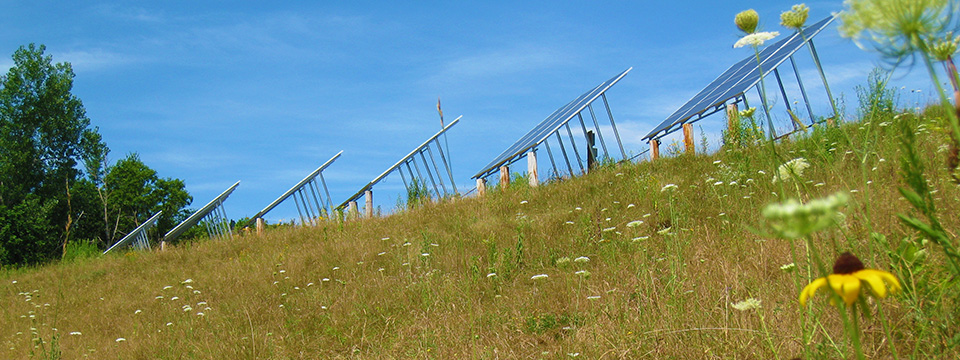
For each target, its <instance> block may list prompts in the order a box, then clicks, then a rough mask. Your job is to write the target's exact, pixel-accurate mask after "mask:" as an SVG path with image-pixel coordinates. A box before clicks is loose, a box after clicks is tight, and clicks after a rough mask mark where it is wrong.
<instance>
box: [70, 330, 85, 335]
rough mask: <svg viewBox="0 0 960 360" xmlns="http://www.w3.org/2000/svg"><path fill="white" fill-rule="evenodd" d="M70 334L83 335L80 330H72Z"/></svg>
mask: <svg viewBox="0 0 960 360" xmlns="http://www.w3.org/2000/svg"><path fill="white" fill-rule="evenodd" d="M70 335H83V334H81V333H80V332H79V331H71V332H70Z"/></svg>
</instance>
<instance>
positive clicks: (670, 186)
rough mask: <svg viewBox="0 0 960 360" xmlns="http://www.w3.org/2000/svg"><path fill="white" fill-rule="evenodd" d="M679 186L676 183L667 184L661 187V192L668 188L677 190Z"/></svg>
mask: <svg viewBox="0 0 960 360" xmlns="http://www.w3.org/2000/svg"><path fill="white" fill-rule="evenodd" d="M677 188H678V186H677V185H675V184H666V185H664V186H663V187H662V188H660V192H665V191H668V190H676V189H677Z"/></svg>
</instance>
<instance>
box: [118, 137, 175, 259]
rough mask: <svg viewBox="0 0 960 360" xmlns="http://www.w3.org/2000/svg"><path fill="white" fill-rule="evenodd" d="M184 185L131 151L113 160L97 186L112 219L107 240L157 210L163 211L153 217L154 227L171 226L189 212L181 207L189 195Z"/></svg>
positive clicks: (141, 221)
mask: <svg viewBox="0 0 960 360" xmlns="http://www.w3.org/2000/svg"><path fill="white" fill-rule="evenodd" d="M185 187H186V186H185V185H184V183H183V181H182V180H179V179H171V178H160V177H159V176H157V172H156V171H155V170H153V169H151V168H150V167H148V166H147V165H146V164H144V163H143V161H141V160H140V157H139V156H138V155H137V154H135V153H134V154H130V155H127V157H126V158H123V159H121V160H120V161H117V163H116V164H115V165H114V166H112V167H110V168H108V169H107V171H106V175H105V176H104V185H103V189H102V190H101V191H102V192H103V193H105V195H104V196H103V198H105V199H108V201H107V202H106V204H105V208H106V209H107V211H106V212H107V214H108V215H107V216H108V219H114V225H113V231H112V232H111V233H109V234H107V235H108V236H106V237H105V239H106V240H107V242H111V243H112V242H113V241H115V240H118V239H119V238H120V237H121V236H122V235H125V234H126V233H125V232H126V231H130V230H133V229H134V228H135V227H137V226H139V225H140V224H142V223H143V222H144V221H146V220H147V219H149V218H150V217H151V216H153V215H154V214H156V213H157V212H159V211H163V215H161V216H160V219H159V220H158V221H157V229H158V230H159V231H160V232H166V231H167V230H170V229H172V228H173V226H175V225H176V224H177V223H178V222H180V221H181V220H183V219H184V218H186V217H187V216H188V215H189V212H188V211H187V210H186V209H185V207H186V206H187V205H189V204H190V203H191V202H192V201H193V197H191V196H190V194H189V193H187V191H186V190H185ZM108 225H110V224H109V223H108Z"/></svg>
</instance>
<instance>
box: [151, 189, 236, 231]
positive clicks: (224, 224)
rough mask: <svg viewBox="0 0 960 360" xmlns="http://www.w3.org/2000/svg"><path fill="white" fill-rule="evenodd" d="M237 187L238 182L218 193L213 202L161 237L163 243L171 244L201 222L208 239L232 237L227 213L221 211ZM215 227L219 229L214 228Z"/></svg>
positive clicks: (223, 210)
mask: <svg viewBox="0 0 960 360" xmlns="http://www.w3.org/2000/svg"><path fill="white" fill-rule="evenodd" d="M237 186H240V182H239V181H237V182H236V183H235V184H233V186H230V187H229V188H227V190H225V191H224V192H222V193H220V195H219V196H217V197H216V198H214V199H213V200H210V202H208V203H207V204H206V205H204V206H203V207H202V208H200V209H199V210H197V211H196V212H194V213H193V214H192V215H190V216H189V217H188V218H187V219H186V220H183V221H182V222H181V223H179V224H177V226H175V227H174V228H173V229H172V230H170V231H168V232H167V234H166V235H164V236H163V241H165V242H172V241H173V240H176V239H177V238H179V237H180V235H183V233H184V232H186V231H187V230H188V229H190V228H191V227H193V226H195V225H197V224H199V223H201V222H204V226H205V227H206V228H207V234H208V235H210V237H214V236H225V235H233V232H232V231H231V230H230V223H229V220H228V219H229V218H228V217H227V212H226V210H225V209H223V202H224V201H226V199H227V197H229V196H230V194H231V193H233V190H235V189H236V188H237ZM218 208H219V210H218ZM215 226H216V227H219V228H215Z"/></svg>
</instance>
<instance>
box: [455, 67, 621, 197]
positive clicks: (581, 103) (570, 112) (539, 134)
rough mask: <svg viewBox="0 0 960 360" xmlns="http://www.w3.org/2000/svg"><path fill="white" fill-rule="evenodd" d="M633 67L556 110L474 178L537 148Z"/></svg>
mask: <svg viewBox="0 0 960 360" xmlns="http://www.w3.org/2000/svg"><path fill="white" fill-rule="evenodd" d="M632 69H633V68H632V67H631V68H628V69H626V70H624V71H623V72H621V73H620V74H618V75H617V76H614V77H613V78H611V79H610V80H607V81H604V82H603V83H601V84H600V85H597V86H596V87H594V88H593V89H591V90H590V91H587V92H585V93H583V95H580V96H579V97H577V98H576V99H574V100H573V101H571V102H569V103H567V104H566V105H564V106H563V107H561V108H559V109H557V110H556V111H554V112H553V113H552V114H550V116H548V117H547V118H546V119H544V120H543V121H541V122H540V124H538V125H537V126H536V127H534V128H533V130H530V132H528V133H527V134H526V135H524V136H523V137H521V138H520V140H517V142H515V143H514V144H513V145H511V146H510V147H508V148H507V149H506V150H504V151H503V153H501V154H500V155H499V156H497V157H496V158H494V159H493V161H491V162H490V163H489V164H487V166H484V167H483V170H480V172H478V173H477V174H476V175H474V176H473V178H474V179H477V178H482V177H486V176H487V175H488V174H490V173H491V172H493V171H494V170H496V169H498V168H499V167H500V166H502V165H508V164H510V163H512V162H514V161H516V160H518V159H519V156H520V155H524V154H526V152H527V151H528V150H530V149H532V148H535V147H536V146H537V145H539V144H540V143H542V142H543V141H545V140H547V138H548V137H550V136H551V135H553V133H555V132H557V131H558V130H559V129H560V127H561V126H563V125H565V124H566V123H567V122H568V121H570V119H572V118H573V117H574V116H576V115H577V114H579V113H580V112H581V111H583V110H584V109H585V108H587V106H588V105H590V104H591V103H592V102H593V101H594V100H596V99H597V98H599V97H600V96H601V95H602V94H603V93H604V92H606V91H607V89H609V88H610V87H611V86H613V85H614V84H616V83H617V82H618V81H620V79H621V78H623V77H624V76H626V75H627V73H628V72H630V70H632Z"/></svg>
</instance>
